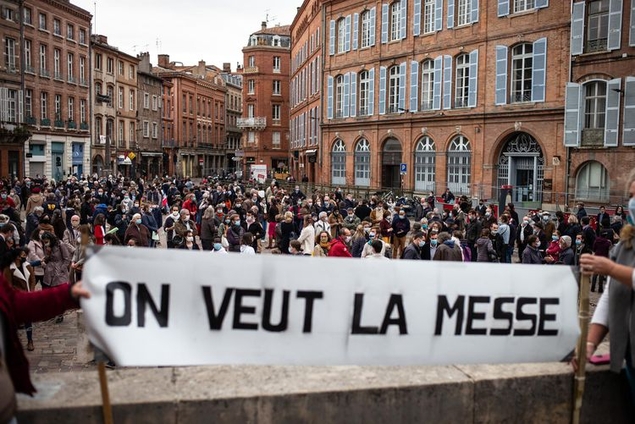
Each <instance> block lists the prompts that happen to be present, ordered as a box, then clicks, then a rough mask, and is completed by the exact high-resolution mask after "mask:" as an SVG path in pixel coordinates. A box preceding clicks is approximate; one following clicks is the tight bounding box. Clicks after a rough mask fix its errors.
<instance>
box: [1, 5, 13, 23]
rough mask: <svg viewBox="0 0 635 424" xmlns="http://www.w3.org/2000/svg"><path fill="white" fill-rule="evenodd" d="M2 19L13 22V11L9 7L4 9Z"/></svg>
mask: <svg viewBox="0 0 635 424" xmlns="http://www.w3.org/2000/svg"><path fill="white" fill-rule="evenodd" d="M3 15H4V19H6V20H7V21H15V11H14V10H13V9H11V8H10V7H5V8H4V10H3Z"/></svg>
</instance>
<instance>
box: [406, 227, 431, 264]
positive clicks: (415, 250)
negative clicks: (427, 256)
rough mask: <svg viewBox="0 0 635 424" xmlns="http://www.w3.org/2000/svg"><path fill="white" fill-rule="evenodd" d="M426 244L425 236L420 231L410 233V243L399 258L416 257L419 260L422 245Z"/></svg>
mask: <svg viewBox="0 0 635 424" xmlns="http://www.w3.org/2000/svg"><path fill="white" fill-rule="evenodd" d="M425 245H426V241H425V236H424V234H423V233H422V232H417V233H414V234H413V235H412V239H411V240H410V244H409V245H408V247H406V249H405V250H404V252H403V255H402V256H401V259H417V260H421V256H422V250H423V247H424V246H425Z"/></svg>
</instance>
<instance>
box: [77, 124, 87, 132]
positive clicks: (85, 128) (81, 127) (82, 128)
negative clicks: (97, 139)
mask: <svg viewBox="0 0 635 424" xmlns="http://www.w3.org/2000/svg"><path fill="white" fill-rule="evenodd" d="M79 130H80V131H88V122H82V123H81V124H79Z"/></svg>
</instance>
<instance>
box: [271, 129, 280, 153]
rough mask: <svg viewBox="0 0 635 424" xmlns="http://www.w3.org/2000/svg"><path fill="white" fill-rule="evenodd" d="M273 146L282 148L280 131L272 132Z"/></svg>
mask: <svg viewBox="0 0 635 424" xmlns="http://www.w3.org/2000/svg"><path fill="white" fill-rule="evenodd" d="M271 147H273V148H274V149H279V148H280V133H279V132H273V133H271Z"/></svg>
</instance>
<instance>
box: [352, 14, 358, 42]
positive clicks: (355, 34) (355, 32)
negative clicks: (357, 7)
mask: <svg viewBox="0 0 635 424" xmlns="http://www.w3.org/2000/svg"><path fill="white" fill-rule="evenodd" d="M358 41H359V13H353V50H357V43H358Z"/></svg>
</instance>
